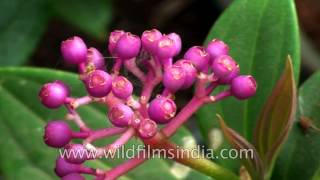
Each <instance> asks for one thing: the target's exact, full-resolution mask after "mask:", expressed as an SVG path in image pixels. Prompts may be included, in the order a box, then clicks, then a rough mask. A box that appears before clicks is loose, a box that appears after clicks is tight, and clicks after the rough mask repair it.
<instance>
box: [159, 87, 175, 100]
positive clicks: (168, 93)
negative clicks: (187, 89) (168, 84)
mask: <svg viewBox="0 0 320 180" xmlns="http://www.w3.org/2000/svg"><path fill="white" fill-rule="evenodd" d="M162 96H165V97H170V98H171V97H172V96H174V94H173V93H171V91H170V90H169V89H167V88H165V89H164V90H163V91H162Z"/></svg>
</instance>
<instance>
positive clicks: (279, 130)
mask: <svg viewBox="0 0 320 180" xmlns="http://www.w3.org/2000/svg"><path fill="white" fill-rule="evenodd" d="M296 99H297V97H296V85H295V81H294V74H293V67H292V62H291V58H290V56H288V59H287V62H286V66H285V69H284V71H283V73H282V75H281V77H280V79H279V80H278V81H277V84H276V85H275V87H274V89H273V91H272V93H271V95H270V96H269V98H268V100H267V102H266V104H265V105H264V108H263V109H262V112H261V113H260V116H259V119H258V121H257V126H256V128H255V132H254V145H255V147H256V148H257V150H258V152H259V155H260V156H261V159H262V161H263V162H264V166H265V168H266V172H268V171H269V170H271V169H272V166H273V162H274V160H275V158H276V157H277V154H278V151H279V149H280V147H281V145H282V144H283V143H284V142H285V141H286V139H287V136H288V134H289V132H290V129H291V127H292V124H293V121H294V115H295V112H296Z"/></svg>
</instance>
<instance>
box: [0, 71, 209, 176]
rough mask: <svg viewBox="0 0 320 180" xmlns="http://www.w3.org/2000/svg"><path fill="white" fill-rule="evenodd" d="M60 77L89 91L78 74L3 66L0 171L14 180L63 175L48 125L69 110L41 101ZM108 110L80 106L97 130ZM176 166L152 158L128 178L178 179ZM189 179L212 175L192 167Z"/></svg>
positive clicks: (77, 92)
mask: <svg viewBox="0 0 320 180" xmlns="http://www.w3.org/2000/svg"><path fill="white" fill-rule="evenodd" d="M56 79H59V80H62V81H64V82H66V83H67V84H68V85H69V86H70V87H71V90H72V92H71V93H72V95H73V96H75V97H77V96H82V95H85V88H84V87H83V85H82V83H81V81H80V80H79V79H78V76H77V75H75V74H71V73H66V72H62V71H53V70H48V69H37V68H0V146H1V149H0V172H2V173H3V174H2V175H3V176H4V177H5V178H6V179H8V180H10V179H18V180H19V179H24V180H25V179H39V178H35V177H41V178H40V179H57V177H56V176H55V175H54V173H53V168H54V161H55V158H56V157H57V155H58V151H57V150H55V149H52V148H49V147H47V146H46V145H45V144H44V143H43V139H42V136H43V128H44V126H45V124H46V121H48V120H52V119H63V118H64V116H65V114H66V110H65V109H63V108H60V109H57V110H50V109H46V108H44V107H43V106H42V105H41V104H40V103H39V100H38V91H39V89H40V87H41V86H42V85H43V84H44V83H46V82H50V81H53V80H56ZM105 112H106V109H105V107H104V106H97V105H88V106H85V107H81V108H80V109H79V113H80V114H81V116H82V117H83V119H84V121H86V122H87V124H88V125H89V126H90V127H92V128H94V129H97V128H103V127H108V126H110V122H109V121H108V120H107V119H106V115H105ZM73 128H75V127H74V126H73ZM75 130H76V129H75ZM185 137H192V135H191V134H190V132H189V131H187V130H186V129H184V128H181V130H179V131H178V134H177V135H176V137H175V139H183V138H185ZM113 140H114V138H110V139H109V138H108V139H106V140H104V141H101V142H99V143H98V144H106V143H110V142H112V141H113ZM138 143H140V142H139V141H138V140H136V139H133V140H132V141H130V143H129V145H128V146H130V145H133V144H138ZM178 143H179V142H178ZM180 144H181V143H180ZM121 161H123V159H107V160H103V161H90V162H89V163H88V165H90V166H91V167H96V168H97V167H99V168H102V169H109V168H111V167H112V166H115V165H116V164H118V163H119V162H121ZM171 169H172V168H171V165H170V164H168V163H167V162H166V161H165V160H160V159H151V160H148V161H147V162H146V163H145V164H143V165H141V166H140V167H138V168H137V169H136V170H133V171H131V172H130V173H129V174H128V176H125V177H124V178H123V179H128V178H129V179H142V178H144V177H151V176H152V177H153V179H159V180H160V179H163V178H165V179H176V178H175V177H176V176H175V175H174V174H172V173H171ZM17 172H19V173H17ZM29 177H30V178H29ZM187 178H190V179H208V177H207V176H204V175H202V174H199V173H197V172H195V171H193V170H190V171H189V173H188V174H187Z"/></svg>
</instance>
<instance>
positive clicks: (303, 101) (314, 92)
mask: <svg viewBox="0 0 320 180" xmlns="http://www.w3.org/2000/svg"><path fill="white" fill-rule="evenodd" d="M319 87H320V72H317V73H316V74H314V75H313V76H312V77H311V78H310V79H308V80H307V81H306V82H305V83H304V84H303V85H302V86H301V88H300V89H299V99H298V100H299V102H298V103H299V104H298V116H297V118H296V121H295V123H294V126H293V129H292V132H291V134H290V136H289V139H288V142H287V143H286V144H285V146H284V147H283V149H282V151H281V152H280V154H279V158H278V161H277V163H276V165H275V169H274V175H273V178H272V179H275V180H279V179H295V180H305V179H312V177H314V178H315V179H316V177H317V176H318V178H319V169H320V159H319V157H320V132H319V130H316V127H320V111H319V109H320V96H319ZM301 118H302V119H308V121H309V125H311V126H310V127H309V129H305V131H304V129H302V127H301V126H300V121H301ZM312 126H313V127H312ZM316 174H317V175H316Z"/></svg>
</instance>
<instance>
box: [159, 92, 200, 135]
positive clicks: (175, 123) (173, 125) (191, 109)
mask: <svg viewBox="0 0 320 180" xmlns="http://www.w3.org/2000/svg"><path fill="white" fill-rule="evenodd" d="M203 103H204V99H203V98H198V97H193V98H192V99H191V100H190V101H189V103H188V104H187V105H186V106H185V107H184V108H183V109H182V110H181V111H180V112H179V113H178V114H177V115H176V116H175V117H174V118H173V119H171V121H170V122H169V123H168V124H167V125H166V126H165V127H164V128H163V129H162V132H163V134H164V135H165V136H167V137H170V136H171V135H173V134H174V133H175V132H176V131H177V129H178V128H179V127H180V126H181V125H182V124H183V123H185V122H186V121H187V120H188V119H189V118H190V117H191V116H192V114H193V113H195V112H196V111H197V110H198V109H199V108H200V107H201V106H202V105H203Z"/></svg>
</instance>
